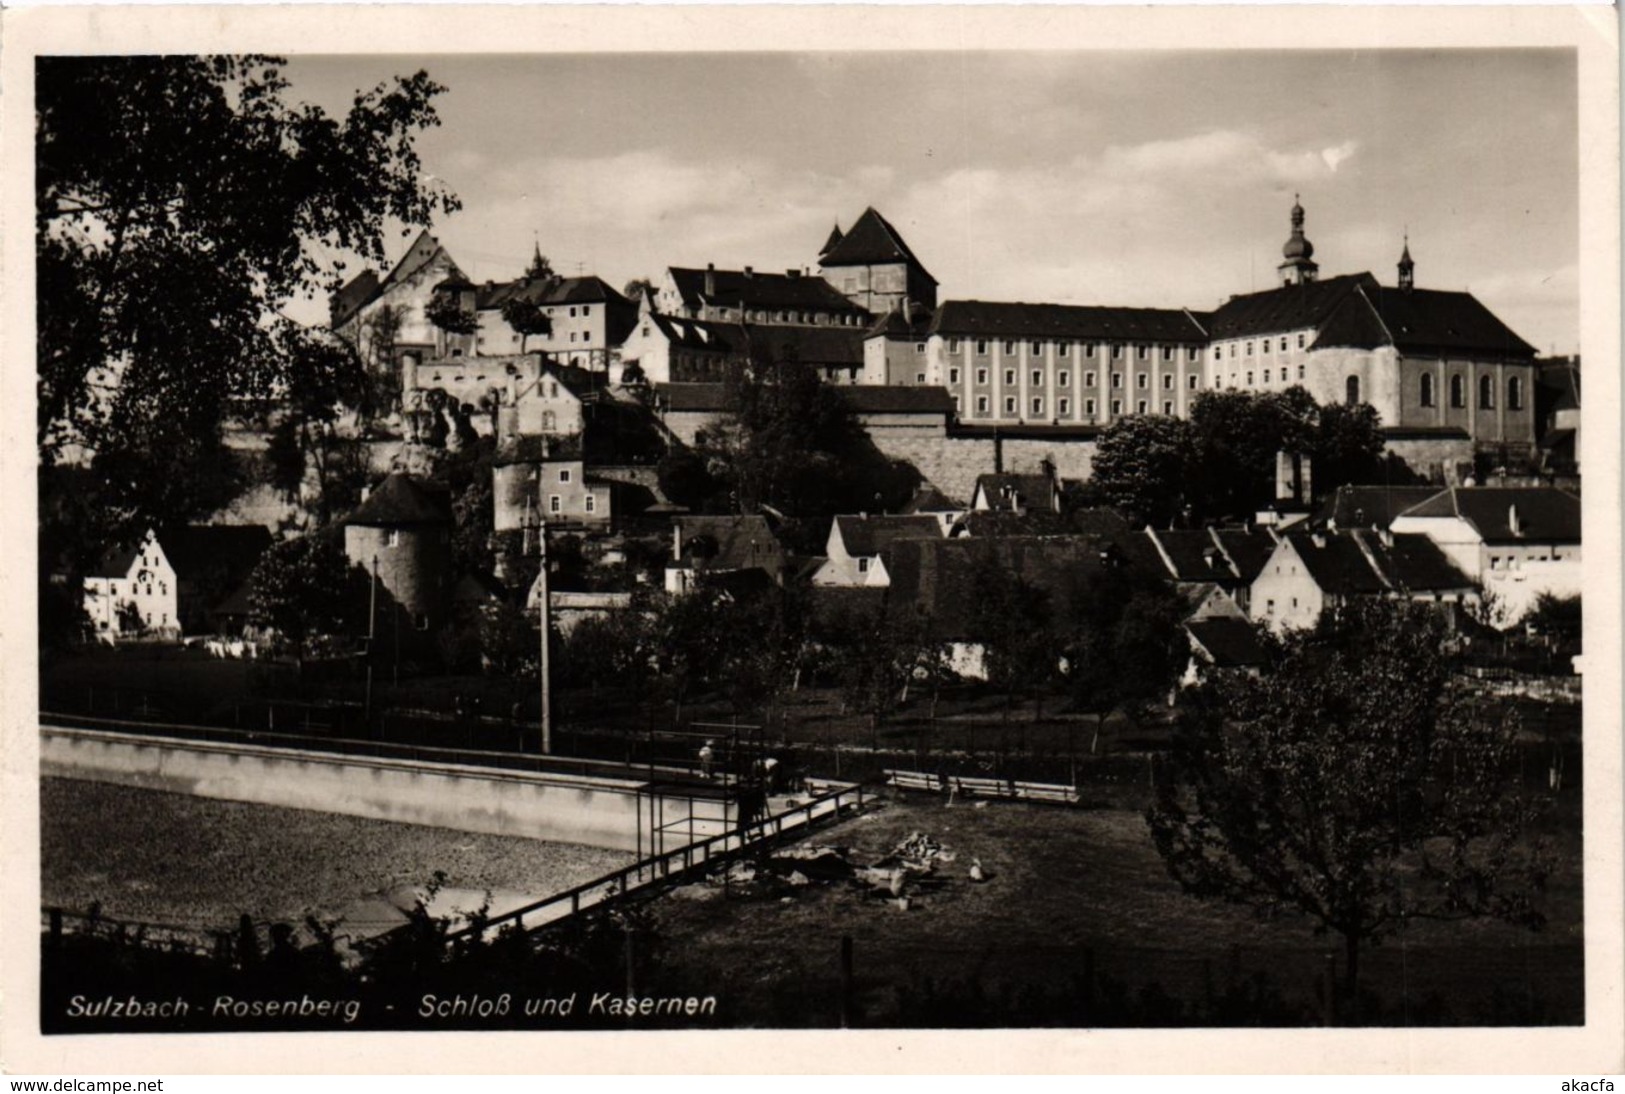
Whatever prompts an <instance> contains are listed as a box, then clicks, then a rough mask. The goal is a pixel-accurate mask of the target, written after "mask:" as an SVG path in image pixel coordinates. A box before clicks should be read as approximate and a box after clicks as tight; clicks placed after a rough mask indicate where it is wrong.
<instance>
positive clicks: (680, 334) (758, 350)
mask: <svg viewBox="0 0 1625 1094" xmlns="http://www.w3.org/2000/svg"><path fill="white" fill-rule="evenodd" d="M789 361H795V362H799V363H801V364H804V365H809V366H811V367H812V368H814V369H816V370H817V371H818V374H819V376H820V377H822V378H823V379H824V380H826V381H828V382H829V383H833V384H855V383H857V382H858V381H859V380H860V379H861V378H862V375H863V332H862V331H860V330H856V329H852V328H842V327H809V326H791V325H773V324H756V323H737V322H714V321H710V320H702V319H686V318H680V317H673V316H666V315H661V314H659V313H655V312H648V311H646V312H645V313H644V314H642V315H640V316H639V318H638V322H637V326H636V328H635V330H634V331H633V333H632V335H631V336H630V337H629V338H628V339H627V341H626V345H624V346H623V347H622V348H621V363H620V366H619V368H618V371H616V372H615V373H614V374H613V377H612V378H613V379H614V380H615V382H617V383H619V384H622V385H630V384H645V383H648V384H664V383H712V382H718V381H721V380H724V379H726V378H727V376H728V374H729V371H730V370H731V369H733V368H735V367H745V366H756V367H761V366H764V365H772V364H775V363H780V362H789Z"/></svg>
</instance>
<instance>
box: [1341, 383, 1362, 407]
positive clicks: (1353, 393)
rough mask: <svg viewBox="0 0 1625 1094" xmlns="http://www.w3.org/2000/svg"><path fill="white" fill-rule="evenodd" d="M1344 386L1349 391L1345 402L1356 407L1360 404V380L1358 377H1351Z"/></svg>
mask: <svg viewBox="0 0 1625 1094" xmlns="http://www.w3.org/2000/svg"><path fill="white" fill-rule="evenodd" d="M1343 386H1344V387H1345V388H1346V389H1347V391H1346V394H1345V396H1344V400H1345V401H1346V402H1347V403H1348V405H1349V406H1354V405H1356V404H1357V403H1359V401H1360V378H1359V377H1358V376H1350V377H1349V378H1348V380H1347V381H1345V382H1344V385H1343Z"/></svg>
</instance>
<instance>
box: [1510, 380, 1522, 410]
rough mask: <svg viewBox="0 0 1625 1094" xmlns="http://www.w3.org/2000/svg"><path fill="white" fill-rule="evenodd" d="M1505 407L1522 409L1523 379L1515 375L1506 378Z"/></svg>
mask: <svg viewBox="0 0 1625 1094" xmlns="http://www.w3.org/2000/svg"><path fill="white" fill-rule="evenodd" d="M1507 409H1508V410H1522V409H1523V381H1522V380H1520V379H1518V377H1516V376H1512V377H1509V378H1508V379H1507Z"/></svg>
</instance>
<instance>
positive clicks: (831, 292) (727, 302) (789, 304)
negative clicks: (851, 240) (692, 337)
mask: <svg viewBox="0 0 1625 1094" xmlns="http://www.w3.org/2000/svg"><path fill="white" fill-rule="evenodd" d="M670 273H671V279H672V282H673V284H675V285H676V287H677V292H678V294H679V295H680V296H681V297H682V298H683V305H684V307H689V308H698V307H700V306H701V305H703V304H711V305H715V306H719V307H743V308H747V309H759V310H766V311H798V312H801V311H814V312H839V313H842V314H851V315H861V314H866V313H865V312H864V310H863V309H862V308H860V307H858V306H857V305H856V304H854V303H852V301H850V300H848V299H847V298H846V297H844V296H842V295H841V294H840V293H838V292H836V291H835V289H834V288H832V287H831V286H830V283H829V282H827V281H825V280H824V279H823V278H822V277H819V276H818V275H816V274H804V273H802V272H800V271H799V270H797V271H786V272H784V273H769V272H766V271H763V270H754V269H753V270H749V271H747V270H719V269H716V268H715V267H712V268H710V269H705V270H699V269H692V268H690V267H687V266H672V267H670ZM708 279H709V281H710V283H711V291H710V292H706V291H705V287H706V281H707V280H708Z"/></svg>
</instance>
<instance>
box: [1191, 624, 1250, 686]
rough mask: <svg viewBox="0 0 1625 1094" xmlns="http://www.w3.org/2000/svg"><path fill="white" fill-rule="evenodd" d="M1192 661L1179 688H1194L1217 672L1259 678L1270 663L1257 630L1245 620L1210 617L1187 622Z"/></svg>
mask: <svg viewBox="0 0 1625 1094" xmlns="http://www.w3.org/2000/svg"><path fill="white" fill-rule="evenodd" d="M1185 636H1186V638H1188V639H1189V640H1190V646H1191V659H1190V664H1189V665H1188V666H1187V667H1186V669H1185V672H1184V675H1183V676H1182V677H1181V678H1180V686H1182V687H1192V686H1194V685H1196V684H1199V683H1201V682H1202V681H1203V680H1206V679H1207V678H1208V677H1210V676H1211V675H1212V674H1213V673H1214V672H1216V671H1220V672H1223V671H1229V672H1245V673H1248V674H1249V675H1257V674H1258V672H1259V670H1260V669H1262V668H1263V666H1264V665H1265V664H1266V662H1267V661H1268V657H1267V655H1266V654H1265V653H1264V645H1263V643H1262V642H1260V641H1259V640H1258V631H1257V630H1256V629H1255V628H1254V626H1253V624H1252V623H1249V622H1248V621H1247V620H1246V619H1245V618H1237V617H1235V616H1228V615H1210V616H1205V617H1202V618H1199V619H1189V620H1186V622H1185Z"/></svg>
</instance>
